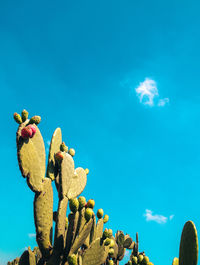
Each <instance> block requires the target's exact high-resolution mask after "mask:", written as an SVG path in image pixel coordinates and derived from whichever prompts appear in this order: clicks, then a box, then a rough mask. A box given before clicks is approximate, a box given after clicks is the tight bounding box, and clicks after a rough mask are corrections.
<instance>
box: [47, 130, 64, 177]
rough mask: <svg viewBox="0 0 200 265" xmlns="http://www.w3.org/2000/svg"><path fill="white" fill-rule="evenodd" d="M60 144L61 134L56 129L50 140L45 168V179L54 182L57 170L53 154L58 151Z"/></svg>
mask: <svg viewBox="0 0 200 265" xmlns="http://www.w3.org/2000/svg"><path fill="white" fill-rule="evenodd" d="M61 143H62V132H61V129H60V128H57V129H56V130H55V132H54V133H53V136H52V138H51V143H50V147H49V157H48V166H47V177H49V178H50V179H52V180H54V179H55V178H56V177H57V175H58V169H57V167H56V163H55V157H54V156H55V154H56V153H57V152H58V151H60V145H61Z"/></svg>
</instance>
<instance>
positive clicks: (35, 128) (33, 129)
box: [27, 124, 37, 138]
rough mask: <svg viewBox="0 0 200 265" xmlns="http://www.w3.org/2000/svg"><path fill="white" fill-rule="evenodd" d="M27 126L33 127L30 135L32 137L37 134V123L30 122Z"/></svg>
mask: <svg viewBox="0 0 200 265" xmlns="http://www.w3.org/2000/svg"><path fill="white" fill-rule="evenodd" d="M27 128H30V129H31V131H32V135H31V136H30V138H32V137H33V136H34V135H35V133H36V131H37V127H36V126H35V125H33V124H29V125H28V126H27Z"/></svg>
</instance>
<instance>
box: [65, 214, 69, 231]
mask: <svg viewBox="0 0 200 265" xmlns="http://www.w3.org/2000/svg"><path fill="white" fill-rule="evenodd" d="M68 223H69V222H68V218H67V217H66V219H65V229H67V228H68Z"/></svg>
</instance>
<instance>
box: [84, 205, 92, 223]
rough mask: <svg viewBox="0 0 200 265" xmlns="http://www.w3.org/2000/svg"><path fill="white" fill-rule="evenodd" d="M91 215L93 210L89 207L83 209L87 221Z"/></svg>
mask: <svg viewBox="0 0 200 265" xmlns="http://www.w3.org/2000/svg"><path fill="white" fill-rule="evenodd" d="M92 216H93V211H92V209H91V208H87V209H85V219H86V221H87V222H88V221H89V220H90V219H91V218H92Z"/></svg>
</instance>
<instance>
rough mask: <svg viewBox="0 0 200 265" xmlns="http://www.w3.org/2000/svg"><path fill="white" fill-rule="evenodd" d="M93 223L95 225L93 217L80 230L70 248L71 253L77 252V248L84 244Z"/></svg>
mask: <svg viewBox="0 0 200 265" xmlns="http://www.w3.org/2000/svg"><path fill="white" fill-rule="evenodd" d="M92 225H93V219H91V220H90V221H89V222H87V223H85V225H84V226H83V228H82V230H80V233H79V234H78V235H77V236H76V238H75V240H74V243H73V245H72V247H71V249H70V253H69V254H72V253H76V252H77V250H78V249H79V248H80V247H81V246H82V245H83V243H84V242H85V240H86V238H87V237H88V235H89V234H90V231H91V228H92Z"/></svg>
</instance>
